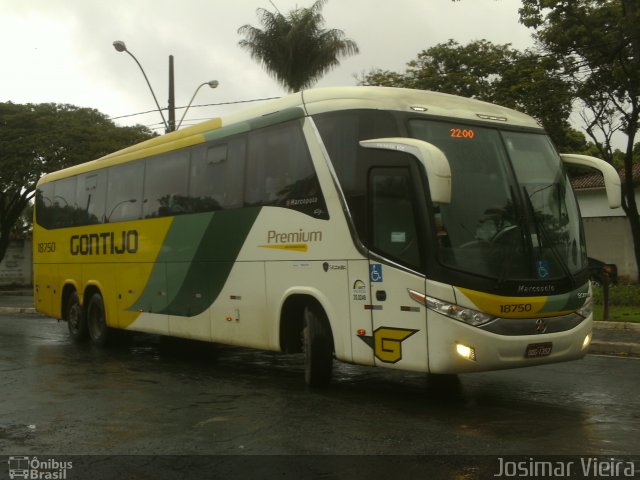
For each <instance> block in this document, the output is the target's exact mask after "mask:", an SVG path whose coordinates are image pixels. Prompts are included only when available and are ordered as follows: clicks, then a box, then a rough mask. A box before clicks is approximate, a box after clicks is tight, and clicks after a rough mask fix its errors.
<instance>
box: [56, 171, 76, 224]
mask: <svg viewBox="0 0 640 480" xmlns="http://www.w3.org/2000/svg"><path fill="white" fill-rule="evenodd" d="M51 209H52V213H53V227H54V228H62V227H71V226H73V225H74V223H75V218H76V215H77V212H78V208H77V204H76V177H70V178H65V179H64V180H59V181H57V182H55V186H54V189H53V198H52V199H51Z"/></svg>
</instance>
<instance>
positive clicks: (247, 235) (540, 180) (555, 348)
mask: <svg viewBox="0 0 640 480" xmlns="http://www.w3.org/2000/svg"><path fill="white" fill-rule="evenodd" d="M567 163H568V164H579V165H583V166H589V167H592V168H595V169H597V170H599V171H601V172H602V173H603V175H604V178H605V183H606V187H607V193H608V200H609V203H610V206H611V207H612V208H613V207H616V206H618V205H619V203H620V179H619V177H618V176H617V173H616V172H615V170H614V169H613V168H612V167H611V166H610V165H608V164H607V163H605V162H603V161H601V160H598V159H595V158H592V157H587V156H582V155H572V154H564V155H560V154H558V153H557V152H556V150H555V148H554V146H553V144H552V142H551V141H550V140H549V137H548V135H547V134H545V132H544V131H543V129H542V128H541V127H540V126H539V125H538V123H537V122H536V121H535V120H534V119H533V118H531V117H529V116H527V115H524V114H522V113H519V112H517V111H514V110H511V109H507V108H503V107H500V106H497V105H493V104H489V103H485V102H481V101H477V100H472V99H466V98H461V97H457V96H452V95H447V94H442V93H434V92H428V91H419V90H410V89H398V88H384V87H344V88H319V89H310V90H304V91H302V92H299V93H295V94H292V95H289V96H286V97H283V98H280V99H276V100H272V101H270V102H268V103H264V104H262V105H261V106H259V107H254V108H252V109H249V110H247V111H243V112H238V113H234V114H231V115H229V116H226V117H224V118H217V119H212V120H209V121H206V122H204V123H201V124H198V125H195V126H192V127H189V128H185V129H183V130H180V131H177V132H173V133H170V134H167V135H163V136H160V137H156V138H153V139H150V140H147V141H145V142H143V143H140V144H137V145H134V146H132V147H129V148H125V149H123V150H121V151H118V152H115V153H113V154H110V155H107V156H105V157H102V158H100V159H97V160H93V161H89V162H87V163H83V164H81V165H77V166H73V167H70V168H67V169H64V170H60V171H57V172H54V173H51V174H48V175H45V176H44V177H43V178H42V179H41V180H40V181H39V183H38V185H37V191H36V202H35V209H34V210H35V212H34V216H35V221H34V252H33V258H34V290H35V292H34V293H35V297H34V298H35V305H36V308H37V310H38V311H40V312H42V313H44V314H46V315H48V316H51V317H55V318H58V319H63V320H65V321H66V322H67V323H68V328H69V333H70V336H71V338H72V339H73V340H74V341H83V340H85V339H89V340H90V341H92V342H94V343H96V344H99V345H101V344H104V343H106V342H107V341H108V340H109V338H110V337H112V336H113V334H114V331H116V330H118V329H124V330H131V331H136V332H148V333H152V334H159V335H166V336H172V337H182V338H187V339H196V340H204V341H208V342H214V343H219V344H227V345H236V346H242V347H250V348H256V349H262V350H268V351H280V352H285V353H303V355H301V359H302V358H304V373H305V375H304V377H305V381H306V383H307V384H308V385H310V386H322V385H326V384H327V383H329V382H330V380H331V376H332V368H333V363H334V359H337V360H340V361H343V362H348V363H352V364H359V365H371V366H380V367H388V368H394V369H400V370H407V371H416V372H426V373H429V374H459V373H466V372H477V371H487V370H496V369H505V368H515V367H525V366H530V365H540V364H546V363H551V362H560V361H566V360H573V359H579V358H581V357H583V356H584V355H585V354H586V353H587V350H588V347H589V343H590V340H591V330H592V302H591V290H590V284H589V280H588V262H587V253H586V248H585V237H584V233H583V228H582V224H581V219H580V212H579V209H578V205H577V202H576V198H575V195H574V192H573V191H572V189H571V185H570V183H569V180H568V177H567V175H566V173H565V169H564V166H563V164H567Z"/></svg>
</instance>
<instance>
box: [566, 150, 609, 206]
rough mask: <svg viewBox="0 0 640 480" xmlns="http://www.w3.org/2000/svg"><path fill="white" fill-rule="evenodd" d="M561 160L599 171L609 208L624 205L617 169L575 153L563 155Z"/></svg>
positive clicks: (594, 158) (598, 160) (602, 161)
mask: <svg viewBox="0 0 640 480" xmlns="http://www.w3.org/2000/svg"><path fill="white" fill-rule="evenodd" d="M560 158H561V159H562V161H563V162H564V163H568V164H571V165H580V166H582V167H590V168H594V169H596V170H598V171H599V172H600V173H602V176H603V177H604V187H605V189H606V190H607V201H608V202H609V208H618V207H619V206H620V204H621V203H622V196H621V190H620V176H619V175H618V172H616V169H615V168H613V167H612V166H611V165H609V164H608V163H607V162H605V161H604V160H600V159H599V158H596V157H590V156H588V155H577V154H573V153H561V154H560Z"/></svg>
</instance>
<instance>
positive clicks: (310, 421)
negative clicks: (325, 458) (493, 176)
mask: <svg viewBox="0 0 640 480" xmlns="http://www.w3.org/2000/svg"><path fill="white" fill-rule="evenodd" d="M196 347H197V346H194V345H193V344H189V345H187V346H186V347H185V346H184V345H177V346H176V345H171V346H165V345H164V344H162V343H161V342H160V341H159V338H157V337H151V336H144V335H138V336H136V337H135V338H134V339H133V341H131V342H129V343H128V344H126V345H123V346H119V347H111V348H108V349H98V348H96V347H93V346H91V345H80V346H78V345H74V344H72V343H70V341H69V340H68V337H67V329H66V324H65V323H63V322H60V323H58V322H56V321H55V320H53V319H50V318H45V317H41V316H37V315H21V316H10V315H0V394H1V396H0V452H1V453H2V454H3V455H17V454H20V455H36V454H43V452H46V453H47V454H49V455H83V454H90V455H194V454H195V455H200V454H206V455H209V454H215V455H238V454H240V455H247V454H249V455H319V454H320V455H324V454H328V455H344V454H348V455H398V454H402V455H405V454H410V455H453V454H455V455H634V454H638V453H640V449H639V447H638V443H637V437H638V432H639V431H640V360H639V359H634V358H619V357H604V356H594V355H589V356H587V358H586V359H584V360H582V361H578V362H570V363H565V364H557V365H549V366H543V367H535V368H530V369H521V370H511V371H503V372H491V373H482V374H473V375H468V376H461V377H460V378H459V382H458V383H456V382H453V383H452V384H444V385H443V384H436V383H432V382H429V381H428V380H427V378H426V377H425V376H424V375H420V374H413V373H403V372H395V371H387V370H384V369H373V368H366V367H356V366H350V365H345V364H342V363H336V367H337V368H336V374H335V378H334V381H333V383H332V385H331V386H330V388H328V389H326V390H321V391H310V390H308V389H307V388H306V387H305V386H304V382H303V371H302V358H301V357H300V356H299V355H296V356H284V355H279V354H274V353H268V352H260V351H253V350H247V349H239V348H229V347H217V348H213V347H212V346H207V347H205V348H196ZM379 458H382V457H379ZM341 478H342V477H341ZM345 478H348V477H345ZM465 478H472V477H465ZM473 478H475V477H473Z"/></svg>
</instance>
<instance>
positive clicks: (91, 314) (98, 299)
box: [87, 292, 110, 346]
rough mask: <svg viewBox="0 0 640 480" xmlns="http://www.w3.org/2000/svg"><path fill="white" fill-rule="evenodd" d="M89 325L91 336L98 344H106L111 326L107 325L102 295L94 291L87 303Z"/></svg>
mask: <svg viewBox="0 0 640 480" xmlns="http://www.w3.org/2000/svg"><path fill="white" fill-rule="evenodd" d="M87 327H88V330H89V337H91V341H92V342H93V343H94V344H96V345H100V346H102V345H105V344H106V343H107V341H108V340H109V330H110V329H109V327H108V326H107V316H106V314H105V310H104V301H103V300H102V295H100V294H99V293H97V292H96V293H94V294H93V295H91V298H90V299H89V304H88V305H87Z"/></svg>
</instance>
